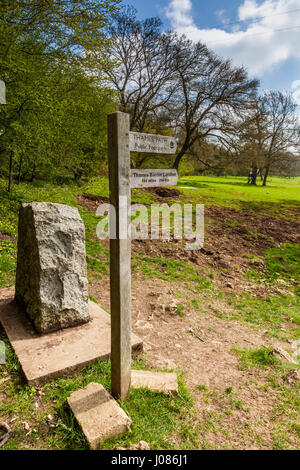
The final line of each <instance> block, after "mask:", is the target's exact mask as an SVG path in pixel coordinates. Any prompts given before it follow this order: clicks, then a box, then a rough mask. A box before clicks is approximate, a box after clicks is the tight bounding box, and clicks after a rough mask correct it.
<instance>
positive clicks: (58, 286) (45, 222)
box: [15, 202, 89, 333]
mask: <svg viewBox="0 0 300 470" xmlns="http://www.w3.org/2000/svg"><path fill="white" fill-rule="evenodd" d="M15 300H16V301H17V302H18V303H20V304H21V305H22V306H23V307H24V309H25V310H26V313H27V315H28V316H29V318H30V319H31V321H32V323H33V325H34V327H35V329H36V330H37V331H38V332H40V333H48V332H50V331H55V330H59V329H62V328H67V327H70V326H75V325H78V324H81V323H86V322H88V321H89V312H88V281H87V275H86V254H85V229H84V224H83V222H82V219H81V217H80V215H79V212H78V210H77V209H76V208H74V207H69V206H66V205H63V204H53V203H46V202H32V203H31V204H23V205H22V207H21V209H20V213H19V232H18V259H17V274H16V294H15Z"/></svg>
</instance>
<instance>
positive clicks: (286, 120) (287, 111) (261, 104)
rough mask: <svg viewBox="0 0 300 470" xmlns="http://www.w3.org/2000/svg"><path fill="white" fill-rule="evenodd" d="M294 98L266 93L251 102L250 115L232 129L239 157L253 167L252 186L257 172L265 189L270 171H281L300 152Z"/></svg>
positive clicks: (281, 94) (299, 128)
mask: <svg viewBox="0 0 300 470" xmlns="http://www.w3.org/2000/svg"><path fill="white" fill-rule="evenodd" d="M295 110H296V105H295V103H294V102H293V100H292V97H291V96H290V95H289V94H287V93H283V92H280V91H267V92H265V93H264V94H263V95H261V96H260V97H258V98H257V99H256V100H253V101H252V106H251V109H250V111H249V112H248V113H247V114H246V115H245V116H243V118H242V119H241V120H240V121H239V122H236V123H235V124H234V125H233V126H232V129H231V131H232V135H233V139H232V140H231V144H232V142H233V141H235V144H234V146H235V148H236V149H239V157H240V159H242V160H246V161H247V162H250V164H251V172H252V178H251V183H252V184H254V185H255V184H256V176H257V172H258V170H260V172H261V173H263V172H264V175H263V186H266V184H267V179H268V175H269V172H270V170H271V169H272V168H273V169H278V168H280V167H281V168H282V167H284V166H285V165H287V164H288V161H291V155H292V154H293V153H296V151H297V149H299V143H300V126H299V122H298V120H297V117H296V115H295Z"/></svg>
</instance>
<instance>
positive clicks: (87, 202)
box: [76, 194, 109, 212]
mask: <svg viewBox="0 0 300 470" xmlns="http://www.w3.org/2000/svg"><path fill="white" fill-rule="evenodd" d="M76 201H77V204H79V205H80V206H82V207H85V209H88V210H90V211H93V212H95V211H96V210H97V208H98V206H100V204H109V198H108V197H104V196H95V194H79V195H78V196H76Z"/></svg>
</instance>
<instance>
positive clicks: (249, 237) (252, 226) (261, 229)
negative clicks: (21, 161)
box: [77, 188, 300, 296]
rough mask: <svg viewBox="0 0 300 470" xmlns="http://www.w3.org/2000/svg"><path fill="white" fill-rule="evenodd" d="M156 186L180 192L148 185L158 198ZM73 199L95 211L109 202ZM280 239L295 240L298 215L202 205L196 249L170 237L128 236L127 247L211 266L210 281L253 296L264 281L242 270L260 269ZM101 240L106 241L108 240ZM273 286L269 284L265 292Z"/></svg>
mask: <svg viewBox="0 0 300 470" xmlns="http://www.w3.org/2000/svg"><path fill="white" fill-rule="evenodd" d="M161 190H163V192H164V194H165V195H168V196H166V197H171V194H172V197H175V195H178V194H179V195H180V192H179V191H178V190H177V189H170V188H147V191H148V192H150V193H152V194H155V195H156V199H157V201H158V202H161V200H162V199H163V198H162V196H159V195H158V193H157V191H158V192H160V191H161ZM160 194H162V193H160ZM77 202H78V204H80V205H82V206H84V207H85V208H87V209H89V210H92V211H96V210H97V207H98V206H99V204H103V203H108V202H109V199H108V198H106V197H103V196H95V195H92V194H82V195H80V196H77ZM281 243H300V214H298V217H295V219H294V221H292V220H288V219H283V218H277V217H271V216H262V215H261V214H259V215H258V214H254V213H253V212H251V211H246V210H237V209H234V208H228V207H219V206H205V239H204V246H203V248H202V249H201V250H198V251H189V250H187V249H186V243H185V241H184V240H175V239H174V238H172V237H171V239H170V240H150V239H148V240H143V239H141V240H133V241H132V252H133V259H134V258H135V256H136V255H137V254H139V255H145V256H151V257H161V258H167V259H169V258H172V259H175V260H182V261H187V262H189V263H190V264H191V265H192V266H194V267H195V268H196V269H197V270H199V273H200V274H201V271H202V274H203V273H206V275H207V274H208V273H209V272H211V271H213V272H214V278H215V281H214V282H215V283H216V285H217V286H218V287H220V288H223V289H238V290H244V291H250V292H251V291H255V292H256V295H260V296H263V295H264V294H265V293H266V289H265V287H264V285H260V286H257V285H254V284H253V282H251V281H249V280H248V279H247V278H246V277H245V274H246V272H247V271H249V270H251V269H253V268H254V269H256V270H257V269H259V270H263V269H264V267H265V266H264V257H265V252H266V250H267V249H269V248H272V247H275V246H278V245H279V244H281ZM104 244H105V246H108V243H107V241H105V242H104ZM251 256H252V257H253V258H252V259H251ZM254 257H255V258H254ZM272 289H273V288H268V294H270V293H271V291H272Z"/></svg>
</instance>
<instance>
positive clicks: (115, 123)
mask: <svg viewBox="0 0 300 470" xmlns="http://www.w3.org/2000/svg"><path fill="white" fill-rule="evenodd" d="M176 147H177V145H176V141H175V139H174V138H173V137H168V136H159V135H152V134H139V133H137V132H130V128H129V114H126V113H121V112H116V113H113V114H111V115H109V116H108V163H109V197H110V204H111V205H113V206H114V207H115V214H116V237H115V238H111V237H110V307H111V387H112V394H113V396H114V397H115V398H121V399H122V400H123V399H125V398H126V396H127V395H128V392H129V389H130V381H131V242H130V233H129V227H130V206H131V194H130V188H131V187H133V188H142V187H150V186H170V185H175V184H177V179H178V176H177V171H176V170H131V171H130V152H151V153H163V154H174V153H175V152H176Z"/></svg>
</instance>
